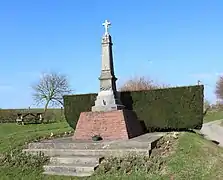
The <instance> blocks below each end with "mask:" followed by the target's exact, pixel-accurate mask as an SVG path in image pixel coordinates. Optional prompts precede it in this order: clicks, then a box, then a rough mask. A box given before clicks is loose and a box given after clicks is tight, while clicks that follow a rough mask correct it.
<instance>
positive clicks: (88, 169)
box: [43, 164, 97, 176]
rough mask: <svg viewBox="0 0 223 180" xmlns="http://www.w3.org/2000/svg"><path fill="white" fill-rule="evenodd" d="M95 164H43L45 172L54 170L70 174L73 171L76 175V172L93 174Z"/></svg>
mask: <svg viewBox="0 0 223 180" xmlns="http://www.w3.org/2000/svg"><path fill="white" fill-rule="evenodd" d="M96 167H97V166H96V165H94V166H92V165H81V166H75V165H52V164H50V165H45V166H43V168H44V171H45V173H47V172H54V173H55V174H56V173H60V174H63V175H64V174H72V173H75V174H76V176H78V174H81V175H83V174H85V175H86V174H89V175H91V174H93V173H94V170H95V168H96Z"/></svg>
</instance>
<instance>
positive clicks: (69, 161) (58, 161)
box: [50, 156, 103, 165]
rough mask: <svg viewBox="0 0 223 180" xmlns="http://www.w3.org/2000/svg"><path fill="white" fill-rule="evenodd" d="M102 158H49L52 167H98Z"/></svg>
mask: <svg viewBox="0 0 223 180" xmlns="http://www.w3.org/2000/svg"><path fill="white" fill-rule="evenodd" d="M102 159H103V158H102V157H100V156H55V157H51V158H50V164H52V165H63V164H64V165H86V164H88V165H89V164H92V165H98V164H99V163H100V162H101V160H102Z"/></svg>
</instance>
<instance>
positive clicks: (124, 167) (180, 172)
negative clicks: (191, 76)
mask: <svg viewBox="0 0 223 180" xmlns="http://www.w3.org/2000/svg"><path fill="white" fill-rule="evenodd" d="M69 130H70V128H69V127H68V125H67V124H66V123H55V124H38V125H27V126H26V125H25V126H18V125H16V124H0V139H1V145H0V153H2V154H4V156H2V157H1V156H0V164H1V165H0V179H3V180H11V179H18V180H20V179H21V180H35V179H36V180H39V179H41V180H44V179H46V180H79V179H88V180H110V179H112V180H125V179H126V180H129V179H130V180H170V179H173V180H175V179H177V180H185V179H188V180H206V179H207V180H209V179H215V180H218V179H219V180H220V179H223V171H222V167H223V149H222V148H219V147H218V146H216V145H215V144H214V143H212V142H210V141H207V140H205V139H204V138H203V137H201V136H200V135H197V134H195V133H180V134H179V135H178V138H174V137H173V136H172V133H169V134H168V135H167V136H165V137H164V138H162V139H161V140H160V141H159V142H158V144H157V147H156V148H155V149H154V150H153V152H152V155H151V157H150V158H148V157H143V156H136V155H131V156H126V157H123V158H109V159H105V160H104V161H103V163H102V164H101V165H100V167H99V169H97V170H96V172H95V174H94V175H93V176H92V177H89V178H77V177H64V176H47V175H43V174H42V172H43V169H42V166H43V164H45V163H46V162H48V159H47V158H45V157H43V156H27V155H24V154H21V151H20V150H21V147H23V146H22V145H24V144H25V143H26V142H29V141H31V140H34V139H38V138H40V137H44V136H45V137H49V135H50V133H51V132H53V133H55V134H56V133H63V132H65V131H69Z"/></svg>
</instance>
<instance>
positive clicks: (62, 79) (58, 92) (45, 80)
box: [32, 73, 72, 108]
mask: <svg viewBox="0 0 223 180" xmlns="http://www.w3.org/2000/svg"><path fill="white" fill-rule="evenodd" d="M32 88H33V91H34V93H33V99H34V101H35V102H36V103H37V104H38V105H40V104H43V103H45V108H47V107H48V105H52V106H55V105H56V106H58V105H63V96H64V95H66V94H70V93H71V92H72V90H71V89H70V87H69V83H68V80H67V78H66V76H65V75H60V74H58V73H49V74H44V75H43V76H42V78H41V79H40V80H39V82H38V83H37V84H35V85H34V86H33V87H32Z"/></svg>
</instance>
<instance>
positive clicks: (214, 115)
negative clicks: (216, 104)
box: [204, 111, 223, 123]
mask: <svg viewBox="0 0 223 180" xmlns="http://www.w3.org/2000/svg"><path fill="white" fill-rule="evenodd" d="M219 119H223V111H209V112H208V113H207V114H206V115H205V116H204V123H206V122H211V121H215V120H219Z"/></svg>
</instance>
